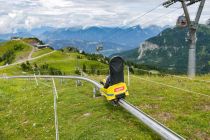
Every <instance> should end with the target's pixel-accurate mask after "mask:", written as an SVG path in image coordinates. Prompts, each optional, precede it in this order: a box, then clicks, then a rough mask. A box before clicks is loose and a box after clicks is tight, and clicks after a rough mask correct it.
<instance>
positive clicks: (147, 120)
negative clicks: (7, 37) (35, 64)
mask: <svg viewBox="0 0 210 140" xmlns="http://www.w3.org/2000/svg"><path fill="white" fill-rule="evenodd" d="M37 77H38V78H49V79H50V78H58V79H59V78H63V79H79V80H85V81H88V82H90V83H92V84H94V85H95V86H96V87H97V88H102V85H101V84H99V83H98V82H96V81H94V80H91V79H88V78H86V77H80V76H50V75H38V76H37ZM0 78H2V77H0ZM7 78H8V79H19V78H33V76H8V77H7ZM54 100H55V101H56V97H55V96H54ZM119 105H120V106H122V107H123V108H124V109H126V110H127V111H128V112H130V113H131V114H132V115H134V116H135V117H137V118H138V119H139V120H140V121H141V122H143V123H144V124H145V125H146V126H148V127H149V128H150V129H152V130H153V131H154V132H156V133H157V134H158V135H160V136H161V137H162V138H164V139H170V140H184V138H183V137H181V136H180V135H178V134H176V133H175V132H173V131H172V130H170V129H169V128H167V127H165V126H164V125H163V124H161V123H159V122H158V121H155V119H153V118H152V117H150V116H149V115H147V114H145V113H144V112H143V111H141V110H139V109H138V108H136V107H134V106H133V105H131V104H130V103H128V102H126V101H125V100H123V99H120V100H119ZM56 107H57V106H56Z"/></svg>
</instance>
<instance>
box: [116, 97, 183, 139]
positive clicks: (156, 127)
mask: <svg viewBox="0 0 210 140" xmlns="http://www.w3.org/2000/svg"><path fill="white" fill-rule="evenodd" d="M118 103H119V105H120V106H122V107H123V108H125V109H126V110H127V111H128V112H130V113H131V114H132V115H134V116H135V117H136V118H138V119H139V120H140V121H141V122H143V123H144V124H145V125H147V126H148V127H149V128H150V129H152V130H153V131H154V132H155V133H157V134H158V135H159V136H161V137H162V138H163V139H166V140H183V139H184V138H183V137H181V136H180V135H178V134H177V133H175V132H173V131H172V130H171V129H169V128H167V127H166V126H164V125H163V124H161V123H159V122H158V121H156V120H155V119H153V118H152V117H150V116H149V115H147V114H146V113H144V112H143V111H141V110H140V109H138V108H137V107H135V106H133V105H132V104H130V103H128V102H127V101H125V100H124V99H120V100H119V102H118Z"/></svg>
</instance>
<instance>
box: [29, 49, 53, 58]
mask: <svg viewBox="0 0 210 140" xmlns="http://www.w3.org/2000/svg"><path fill="white" fill-rule="evenodd" d="M52 51H53V50H52V49H50V48H44V49H39V50H37V51H35V52H34V53H33V54H32V57H37V56H40V55H43V54H46V53H49V52H52Z"/></svg>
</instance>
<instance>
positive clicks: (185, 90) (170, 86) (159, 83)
mask: <svg viewBox="0 0 210 140" xmlns="http://www.w3.org/2000/svg"><path fill="white" fill-rule="evenodd" d="M132 76H133V77H135V78H138V79H141V80H144V81H147V82H151V83H154V84H157V85H162V86H165V87H169V88H174V89H177V90H181V91H184V92H188V93H193V94H197V95H201V96H206V97H209V98H210V95H207V94H203V93H199V92H195V91H191V90H188V89H183V88H179V87H175V86H172V85H168V84H164V83H161V82H156V81H153V80H149V79H145V78H141V77H137V76H134V75H132Z"/></svg>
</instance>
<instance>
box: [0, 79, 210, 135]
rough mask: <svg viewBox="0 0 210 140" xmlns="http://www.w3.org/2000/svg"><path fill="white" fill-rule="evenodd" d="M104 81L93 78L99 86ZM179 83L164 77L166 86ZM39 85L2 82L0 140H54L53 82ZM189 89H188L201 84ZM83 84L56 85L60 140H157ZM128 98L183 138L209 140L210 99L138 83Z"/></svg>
mask: <svg viewBox="0 0 210 140" xmlns="http://www.w3.org/2000/svg"><path fill="white" fill-rule="evenodd" d="M104 77H105V76H97V77H96V76H91V78H92V79H96V80H99V79H102V78H104ZM141 77H144V76H141ZM144 78H146V77H144ZM149 78H150V79H151V80H154V79H153V78H154V77H149ZM155 78H158V77H155ZM159 79H162V77H159ZM156 80H157V79H156ZM176 80H177V79H173V78H171V77H164V81H165V82H167V81H176ZM38 81H39V86H36V83H35V80H34V79H31V80H28V79H26V80H14V81H13V80H1V81H0V89H1V90H0V96H1V98H0V103H1V107H0V116H1V117H0V126H1V127H0V138H1V139H54V137H55V130H54V116H53V114H54V112H53V93H52V87H48V86H46V84H47V85H49V86H52V81H51V80H48V81H47V80H44V79H38ZM186 83H187V84H189V85H188V87H190V86H194V85H196V84H197V83H191V82H190V83H188V81H186ZM83 84H84V85H83V86H82V87H78V88H76V86H75V81H74V80H64V81H63V82H62V83H61V81H60V80H56V86H57V89H58V96H59V98H58V121H59V132H60V139H159V137H158V136H156V135H155V134H154V133H153V132H152V131H151V130H149V129H148V128H147V127H146V126H144V125H143V124H142V123H140V122H139V121H138V120H137V119H136V118H134V117H133V116H132V115H130V114H129V113H128V112H126V111H125V110H124V109H122V108H120V107H114V106H112V105H111V104H109V103H108V102H107V101H106V100H105V99H104V98H103V97H99V98H95V99H93V98H92V88H93V86H92V85H90V84H88V83H86V82H83ZM176 86H179V85H176ZM34 89H36V90H34ZM129 92H130V96H129V97H127V100H128V101H129V102H131V103H132V104H134V105H135V106H137V107H139V108H140V109H142V110H143V111H144V112H146V113H148V114H149V115H151V116H152V117H154V118H155V119H157V120H158V121H160V122H161V123H163V124H164V125H166V126H168V127H169V128H171V129H172V130H174V131H175V132H177V133H179V134H180V135H182V136H184V137H185V138H187V139H208V138H209V136H210V130H209V118H210V102H209V100H210V99H209V98H207V97H205V96H200V95H196V94H189V93H186V92H183V91H178V90H175V89H172V88H166V87H164V86H160V85H153V84H151V83H148V82H144V81H141V80H139V79H137V78H134V77H132V78H131V86H130V87H129Z"/></svg>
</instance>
